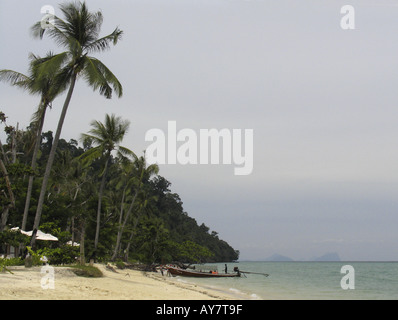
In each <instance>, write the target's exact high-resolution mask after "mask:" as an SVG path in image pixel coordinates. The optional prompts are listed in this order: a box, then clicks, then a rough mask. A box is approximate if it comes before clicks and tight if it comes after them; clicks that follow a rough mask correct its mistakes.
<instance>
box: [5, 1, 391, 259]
mask: <svg viewBox="0 0 398 320" xmlns="http://www.w3.org/2000/svg"><path fill="white" fill-rule="evenodd" d="M61 2H62V1H52V0H40V1H38V0H29V1H28V0H21V1H17V2H16V1H11V0H0V43H1V49H0V69H3V68H6V69H13V70H17V71H21V72H26V71H27V66H28V54H29V52H33V53H35V54H39V55H44V54H45V53H46V52H47V51H49V50H53V51H55V52H60V50H61V48H57V47H56V45H55V44H54V43H53V42H52V41H51V40H43V41H39V40H35V39H33V38H32V37H31V36H30V33H29V28H30V27H31V26H32V24H33V23H34V22H36V21H39V20H40V19H41V17H42V15H41V13H40V9H41V7H42V6H44V5H52V6H54V8H55V13H56V14H57V13H58V14H59V10H58V4H59V3H61ZM87 4H88V7H89V9H90V10H92V11H94V10H98V9H101V10H102V12H103V15H104V24H103V28H102V32H103V35H105V34H108V33H110V32H111V31H113V29H114V28H115V27H116V26H119V27H120V28H121V29H122V30H123V31H124V37H123V40H122V41H121V42H120V43H119V44H118V45H117V46H116V47H114V48H112V49H111V50H110V51H109V52H105V53H102V54H101V55H99V58H100V59H101V60H102V61H103V62H104V63H105V64H106V65H107V66H108V67H109V68H110V69H111V70H112V71H113V72H114V73H115V75H116V76H118V78H119V79H120V81H121V83H122V84H123V87H124V96H123V97H122V98H121V99H117V98H114V99H112V100H106V99H104V98H103V97H101V96H100V95H99V94H98V93H97V92H95V93H93V92H92V90H91V89H90V88H88V87H87V85H86V84H85V83H84V82H83V81H79V82H78V84H77V87H76V90H75V93H74V96H73V98H72V101H71V104H70V107H69V111H68V114H67V119H66V121H65V124H64V129H63V132H62V137H63V138H64V139H66V140H69V139H71V138H73V139H78V137H79V135H80V133H82V132H87V131H88V130H89V127H90V126H89V123H90V121H91V120H93V119H95V120H100V121H103V119H104V116H105V114H106V113H115V114H116V115H118V116H122V117H123V118H126V119H129V120H130V121H131V129H130V132H129V134H128V135H127V136H126V138H125V140H124V145H125V146H126V147H129V148H131V149H133V150H135V151H136V152H137V153H139V154H142V151H143V150H144V149H145V148H146V147H147V146H148V145H149V142H146V141H145V133H146V132H147V131H148V130H150V129H152V128H160V129H162V130H164V131H165V132H166V133H167V122H168V121H171V120H172V121H176V122H177V130H180V129H183V128H191V129H193V130H195V131H197V132H199V130H200V129H211V128H216V129H222V128H227V129H230V130H232V129H242V130H243V129H254V170H253V172H252V174H251V175H248V176H235V175H234V170H233V168H234V165H186V166H183V165H178V164H177V165H162V166H161V170H160V174H161V175H162V176H164V177H165V178H166V179H168V180H169V181H171V182H172V190H173V191H174V192H177V193H178V194H179V195H180V196H181V198H182V201H183V202H184V209H185V210H186V211H187V212H188V214H189V215H190V216H191V217H193V218H195V219H196V220H197V221H198V223H199V224H201V223H205V224H206V225H207V226H208V227H209V228H210V230H214V231H217V232H218V233H219V236H220V238H222V239H224V240H226V241H227V242H229V243H230V244H231V245H232V246H233V247H234V248H235V249H238V250H240V252H241V259H253V260H256V259H264V258H266V257H268V256H270V255H272V254H273V253H279V254H282V255H286V256H289V257H291V258H293V259H309V258H311V257H313V256H319V255H322V254H324V253H326V252H331V251H335V252H338V253H339V255H340V257H341V258H342V259H344V260H398V250H397V247H398V232H397V226H398V197H397V193H398V123H397V119H398V108H397V101H398V90H397V88H398V58H397V57H398V40H397V39H398V38H397V35H398V19H397V17H398V6H397V4H398V1H387V0H374V1H370V0H369V1H367V0H361V1H354V0H352V1H349V3H347V2H346V1H338V0H322V1H311V0H302V1H297V0H284V1H281V0H278V1H276V0H274V1H267V0H135V1H134V0H133V1H127V0H115V1H105V0H101V1H97V0H88V1H87ZM346 4H350V5H352V6H353V7H354V9H355V29H354V30H343V29H342V28H341V27H340V20H341V18H342V17H343V16H344V15H343V14H341V13H340V9H341V7H342V6H343V5H346ZM62 102H63V98H62V97H61V98H59V99H57V100H56V101H55V102H54V105H53V109H52V110H51V111H50V112H49V115H48V117H47V122H46V124H45V128H44V130H53V131H55V128H56V125H57V121H58V117H59V112H60V109H61V107H62ZM37 103H38V98H37V97H30V96H28V95H27V94H25V93H23V92H21V91H19V90H17V89H16V88H12V87H10V86H9V85H7V84H3V83H1V84H0V109H1V110H2V111H3V112H5V113H6V115H7V116H8V117H9V119H8V121H9V122H10V123H11V124H16V122H19V126H20V128H26V126H27V125H28V124H29V122H30V117H31V114H32V112H33V110H34V109H35V108H36V106H37Z"/></svg>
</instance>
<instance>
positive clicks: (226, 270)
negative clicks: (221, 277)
mask: <svg viewBox="0 0 398 320" xmlns="http://www.w3.org/2000/svg"><path fill="white" fill-rule="evenodd" d="M225 273H228V267H227V264H225Z"/></svg>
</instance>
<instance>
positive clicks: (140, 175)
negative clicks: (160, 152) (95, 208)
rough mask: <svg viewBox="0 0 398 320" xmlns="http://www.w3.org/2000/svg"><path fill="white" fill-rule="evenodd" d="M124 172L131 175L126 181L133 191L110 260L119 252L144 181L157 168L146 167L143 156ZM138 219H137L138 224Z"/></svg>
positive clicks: (153, 166)
mask: <svg viewBox="0 0 398 320" xmlns="http://www.w3.org/2000/svg"><path fill="white" fill-rule="evenodd" d="M126 170H128V171H129V172H131V173H132V177H131V179H130V180H129V181H128V184H131V187H132V189H133V190H134V193H133V196H132V199H131V201H130V205H129V208H128V210H127V213H126V216H125V217H124V220H123V224H121V225H119V229H118V233H117V237H116V245H115V249H114V252H113V255H112V260H115V259H116V258H117V255H118V254H119V251H120V241H121V239H122V235H123V232H124V230H125V227H126V224H127V222H128V220H129V217H130V215H131V213H132V211H133V208H134V204H135V201H136V199H137V196H138V194H139V193H140V192H141V190H142V187H143V184H144V183H145V181H147V180H148V179H150V178H151V176H153V175H156V174H158V173H159V166H158V165H157V164H151V165H149V166H147V163H146V160H145V155H144V157H140V158H139V159H137V160H136V161H134V162H132V163H131V167H130V168H129V167H127V168H126ZM138 220H139V218H137V222H138Z"/></svg>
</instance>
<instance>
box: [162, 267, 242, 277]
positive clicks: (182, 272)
mask: <svg viewBox="0 0 398 320" xmlns="http://www.w3.org/2000/svg"><path fill="white" fill-rule="evenodd" d="M167 270H168V271H169V272H170V274H171V275H173V276H183V277H206V278H231V277H240V272H236V273H218V272H217V271H208V272H203V271H196V270H186V269H181V268H176V267H170V266H169V267H167Z"/></svg>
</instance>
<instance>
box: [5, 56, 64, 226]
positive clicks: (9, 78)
mask: <svg viewBox="0 0 398 320" xmlns="http://www.w3.org/2000/svg"><path fill="white" fill-rule="evenodd" d="M53 56H54V55H53V54H52V53H51V52H50V53H49V54H47V56H46V57H45V58H40V57H38V56H35V55H34V54H30V55H29V59H30V68H29V76H27V75H24V74H22V73H19V72H16V71H13V70H6V69H4V70H0V81H5V82H8V83H10V84H11V85H13V86H17V87H19V88H22V89H25V90H28V91H29V92H30V93H31V94H40V96H41V98H40V103H39V106H38V108H37V110H36V112H35V113H34V114H33V117H32V124H33V127H34V129H35V140H34V142H33V155H32V162H31V167H32V170H35V169H36V160H37V154H38V151H39V147H40V141H41V134H42V130H43V125H44V119H45V115H46V111H47V108H48V107H51V104H52V102H53V100H54V99H55V98H56V97H57V96H58V95H59V94H61V93H62V92H63V91H64V90H65V89H66V86H65V84H62V83H57V82H56V81H55V78H54V75H53V74H52V75H50V74H49V75H46V76H40V77H39V75H38V69H39V66H40V64H41V63H43V62H45V61H48V60H49V59H51V58H52V57H53ZM33 179H34V175H30V176H29V182H28V190H27V192H26V200H25V209H24V213H23V218H22V225H21V229H22V230H25V228H26V221H27V218H28V212H29V205H30V199H31V196H32V188H33Z"/></svg>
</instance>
